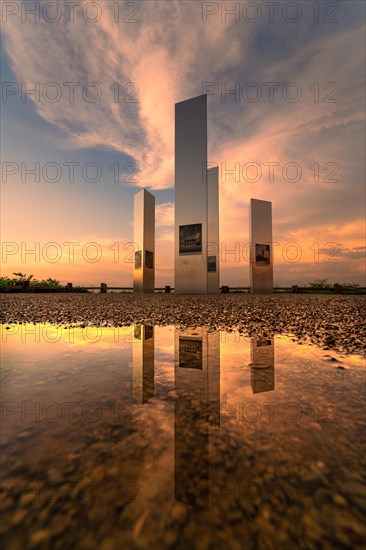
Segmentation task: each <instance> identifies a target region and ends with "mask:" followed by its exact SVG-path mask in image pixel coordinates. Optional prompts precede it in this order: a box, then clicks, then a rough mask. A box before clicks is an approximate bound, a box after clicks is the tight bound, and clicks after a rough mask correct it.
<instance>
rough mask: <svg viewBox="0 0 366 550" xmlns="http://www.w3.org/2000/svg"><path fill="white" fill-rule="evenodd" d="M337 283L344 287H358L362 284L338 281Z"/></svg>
mask: <svg viewBox="0 0 366 550" xmlns="http://www.w3.org/2000/svg"><path fill="white" fill-rule="evenodd" d="M336 284H337V285H339V286H341V287H343V288H358V287H359V286H360V285H359V284H358V283H336Z"/></svg>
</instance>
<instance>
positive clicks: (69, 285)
mask: <svg viewBox="0 0 366 550" xmlns="http://www.w3.org/2000/svg"><path fill="white" fill-rule="evenodd" d="M66 292H72V283H67V285H66Z"/></svg>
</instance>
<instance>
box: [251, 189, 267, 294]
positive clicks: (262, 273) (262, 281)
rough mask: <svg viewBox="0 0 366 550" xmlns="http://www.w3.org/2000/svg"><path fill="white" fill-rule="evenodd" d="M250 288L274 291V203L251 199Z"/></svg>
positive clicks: (260, 291)
mask: <svg viewBox="0 0 366 550" xmlns="http://www.w3.org/2000/svg"><path fill="white" fill-rule="evenodd" d="M249 227H250V270H249V273H250V290H251V292H253V293H257V294H271V293H272V292H273V246H272V203H271V202H269V201H261V200H257V199H250V213H249Z"/></svg>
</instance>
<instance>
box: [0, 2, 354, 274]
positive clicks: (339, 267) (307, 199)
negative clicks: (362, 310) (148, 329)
mask: <svg viewBox="0 0 366 550" xmlns="http://www.w3.org/2000/svg"><path fill="white" fill-rule="evenodd" d="M6 4H8V5H10V4H11V5H13V4H14V2H3V5H2V9H3V10H4V9H5V10H6V11H5V12H4V11H3V13H2V16H3V25H2V26H3V31H2V53H1V68H2V85H3V92H4V89H9V88H4V86H9V83H12V82H13V83H16V85H18V86H19V89H20V87H21V83H24V84H26V85H27V86H28V87H29V88H31V87H32V86H34V85H35V83H39V85H40V89H41V90H45V89H46V90H48V91H49V93H53V92H54V91H55V88H52V86H50V85H49V83H50V82H53V83H56V84H57V86H58V88H59V89H60V90H61V91H62V96H61V97H60V99H59V100H58V101H56V102H51V101H47V100H46V99H45V97H44V95H43V96H42V93H41V96H40V101H36V102H35V101H34V100H32V98H30V97H28V98H27V100H26V102H22V97H21V93H20V91H19V92H17V93H15V94H14V95H9V96H7V97H6V98H5V99H6V100H5V99H4V96H3V98H2V103H1V111H2V113H1V114H2V150H3V152H2V162H3V181H2V197H3V201H2V205H3V206H2V208H3V211H2V240H3V241H4V242H5V243H13V244H14V243H15V245H14V247H15V248H14V247H13V250H15V249H18V251H17V252H16V253H13V254H9V253H8V254H5V256H4V250H5V252H9V250H10V249H11V246H12V245H9V247H8V248H6V246H7V245H5V249H4V248H3V257H2V260H3V272H4V274H7V275H9V274H10V273H11V272H12V271H14V270H15V271H19V270H20V271H23V272H27V273H29V272H31V273H35V275H36V276H37V277H38V278H41V277H43V276H52V277H55V278H58V279H60V280H62V281H63V282H66V280H72V281H74V282H75V284H76V283H80V284H81V283H88V284H94V283H95V284H98V283H99V282H100V280H102V279H104V280H106V281H107V282H108V283H110V284H121V285H128V284H130V283H131V281H132V265H131V264H130V263H128V262H125V261H121V259H119V261H118V262H117V261H114V260H115V259H113V261H112V260H111V258H112V256H113V253H112V252H111V251H110V250H109V248H110V246H111V245H113V243H115V242H118V243H120V244H119V246H120V247H121V249H123V247H125V246H126V243H128V242H130V241H131V240H132V222H133V195H134V193H135V192H136V191H138V189H139V188H141V187H143V186H145V187H147V188H148V189H150V190H151V191H152V192H153V193H154V194H155V195H156V202H157V284H158V285H160V284H172V283H173V226H172V224H173V203H174V189H173V185H174V172H173V165H174V163H173V160H174V104H175V102H178V101H181V100H183V99H186V98H188V97H193V96H196V95H198V94H200V93H202V92H203V91H205V87H206V84H207V83H208V82H210V83H214V84H211V86H214V88H211V90H212V89H215V93H213V94H210V95H209V123H208V129H209V144H208V147H209V160H210V161H213V162H216V163H217V164H218V165H219V170H220V175H221V176H220V221H221V238H220V240H221V242H222V243H223V246H224V250H225V249H226V250H231V249H233V248H235V246H236V245H235V243H236V242H239V246H240V247H241V248H244V245H245V243H247V242H248V204H249V200H250V198H251V197H254V198H261V199H265V200H271V201H272V202H273V222H274V240H275V241H276V242H278V243H279V244H278V245H277V249H275V250H276V255H277V256H275V280H276V281H278V282H279V283H282V284H291V283H297V282H306V281H309V280H313V279H315V278H324V277H327V278H328V279H330V280H332V281H333V282H335V281H336V280H341V281H343V280H348V281H357V282H359V283H361V284H365V283H364V276H363V272H364V267H365V261H364V248H362V247H364V246H365V242H364V220H365V210H364V205H365V200H364V199H365V195H364V189H365V187H364V183H365V166H364V160H363V154H364V146H365V142H364V115H365V112H364V92H365V76H364V60H365V46H364V33H365V5H364V3H363V2H358V1H357V0H356V1H338V2H319V21H318V22H316V21H315V20H314V11H312V10H311V6H310V4H311V5H314V3H313V2H311V3H310V2H303V1H302V2H294V3H293V5H294V6H295V7H293V6H292V7H291V5H290V4H291V3H289V2H281V3H280V6H279V7H275V12H274V14H275V16H274V21H273V22H271V21H270V18H269V15H268V12H267V10H268V7H266V5H265V4H264V2H255V3H254V4H255V6H256V9H257V10H259V9H260V10H261V11H260V13H261V14H262V15H261V17H260V19H259V21H257V22H252V23H251V22H249V21H248V20H246V19H245V17H244V15H243V14H244V13H246V14H249V15H248V16H249V18H250V17H252V18H253V17H254V15H255V14H254V12H253V11H247V12H246V11H245V10H246V9H247V7H248V6H247V4H248V3H247V2H239V3H238V5H239V8H240V11H239V13H238V15H237V19H238V20H237V21H235V18H234V16H232V15H231V16H230V15H229V14H227V15H226V17H225V13H224V12H223V11H222V10H223V8H222V3H221V2H220V3H219V2H189V1H185V2H175V1H172V2H162V1H161V2H154V1H149V2H132V3H131V5H132V7H134V9H135V11H136V13H135V16H134V18H135V19H136V22H128V21H123V18H126V13H127V12H128V10H123V6H124V3H123V2H120V3H119V4H118V5H119V6H120V20H119V22H115V21H114V19H113V17H114V14H113V11H112V10H111V9H110V5H111V4H113V3H112V2H109V1H105V2H101V1H99V2H98V1H96V2H95V3H94V4H95V5H96V6H97V8H96V9H95V11H88V12H83V11H82V9H85V6H86V5H87V4H88V2H85V1H84V0H80V1H79V3H78V5H77V7H76V9H75V13H74V20H73V21H69V20H68V19H67V16H66V13H67V12H66V8H65V2H63V1H62V0H60V1H59V6H60V8H59V9H60V10H61V11H62V18H61V19H60V21H58V22H56V23H51V22H50V21H49V20H47V15H46V16H44V14H45V13H46V14H48V15H49V18H52V17H55V12H53V11H52V10H53V9H54V8H52V6H50V7H47V5H50V4H52V3H51V2H47V0H43V1H41V2H38V3H37V2H36V3H34V2H33V0H32V1H28V2H18V4H17V5H18V12H17V13H15V14H14V15H12V14H10V13H9V12H10V11H12V10H13V9H14V8H13V7H6ZM37 4H38V5H39V6H40V10H41V11H40V21H39V22H37V21H35V20H34V16H33V17H32V16H31V15H29V14H28V15H25V16H24V13H23V19H25V20H24V21H22V10H23V12H24V9H25V8H24V6H26V7H27V8H30V7H32V6H34V5H37ZM225 4H226V6H227V8H228V9H229V8H232V7H233V6H234V5H235V2H226V3H225ZM252 4H253V3H252ZM315 4H316V3H315ZM208 5H210V6H209V10H211V11H214V12H215V13H213V14H212V15H207V21H205V20H204V19H205V13H206V10H207V9H208V8H207V6H208ZM4 6H5V8H4ZM45 7H47V9H48V10H49V11H47V12H44V11H43V12H42V10H44V8H45ZM251 9H253V8H251ZM295 9H297V10H298V12H297V13H296V12H295V11H294V10H295ZM300 12H301V15H299V14H300ZM85 13H87V14H88V17H94V15H96V16H98V17H99V16H100V18H99V20H98V21H97V22H95V23H91V22H89V21H87V20H86V19H85ZM42 14H43V15H42ZM83 14H84V15H83ZM253 14H254V15H253ZM56 15H57V14H56ZM296 15H299V18H298V20H297V21H295V22H293V23H291V22H290V21H289V20H287V19H294V18H296ZM328 19H329V20H331V21H330V22H326V21H327V20H328ZM65 82H76V83H78V85H77V86H76V88H75V98H74V102H70V101H69V99H70V97H69V96H68V94H67V92H68V88H67V86H65V84H64V83H65ZM93 82H94V83H96V84H97V86H98V88H99V89H100V90H102V97H101V98H100V100H99V101H97V102H95V103H92V102H91V101H87V100H85V97H83V96H82V94H81V91H80V90H81V88H82V86H83V85H86V84H87V83H93ZM116 82H117V83H119V85H120V96H119V100H118V101H115V97H114V93H115V92H114V91H113V90H111V89H110V86H111V85H113V83H116ZM270 82H271V83H276V85H275V87H274V88H273V90H274V100H273V102H272V101H270V99H269V95H268V94H269V85H268V83H270ZM250 83H252V84H250ZM253 83H254V85H253ZM289 83H295V84H293V85H292V87H291V84H290V85H289ZM10 86H11V84H10ZM235 86H238V87H239V88H238V89H239V92H240V95H239V96H237V97H236V98H235V97H234V96H233V95H227V96H225V95H224V96H221V93H220V90H221V89H224V90H225V88H226V89H227V90H230V89H233V88H235ZM96 89H97V88H96V87H95V86H91V87H90V93H91V94H93V93H94V92H95V90H96ZM255 90H260V92H261V94H262V96H261V98H260V99H259V100H258V101H257V102H253V101H250V99H251V98H252V97H253V96H251V95H250V94H251V93H253V92H254V91H255ZM299 91H300V93H301V97H300V98H299V99H298V100H296V101H291V98H293V97H294V96H293V94H294V93H295V94H296V93H297V92H299ZM286 94H288V95H286ZM131 98H132V99H137V100H138V101H137V102H129V101H128V99H131ZM248 98H249V100H248ZM236 100H237V101H236ZM36 162H38V163H40V167H41V171H42V169H43V168H44V166H46V165H47V163H57V165H59V166H61V168H62V174H61V177H60V180H59V181H58V182H54V183H52V182H50V181H47V178H46V179H45V178H44V177H42V174H41V177H40V181H39V183H35V182H34V179H33V177H32V176H31V175H28V176H27V177H26V181H25V182H24V183H23V182H22V181H21V172H22V170H21V163H24V165H25V166H26V167H27V168H31V167H32V166H34V164H35V163H36ZM75 162H77V163H79V166H77V167H75V181H74V182H73V183H70V182H69V181H68V179H69V178H68V175H69V169H68V167H67V166H65V164H64V163H75ZM4 163H6V165H5V170H10V169H11V168H9V166H10V164H9V163H16V165H17V166H18V172H17V173H16V174H14V175H12V174H10V173H9V174H8V176H7V181H5V179H4ZM88 163H96V164H97V165H98V166H99V167H100V170H101V174H102V175H101V179H100V181H98V182H96V183H91V182H90V181H85V180H84V179H83V177H82V168H83V167H85V166H86V165H88ZM115 163H118V164H119V166H121V167H123V166H125V167H126V169H127V170H128V169H130V168H131V167H132V168H133V166H138V168H139V171H138V173H137V174H136V176H137V178H138V183H136V182H135V183H133V182H132V183H131V182H129V181H128V177H127V174H126V173H124V174H123V173H122V174H121V175H120V181H119V182H118V183H117V182H115V181H114V173H113V171H112V170H111V169H110V167H111V166H112V165H115ZM131 163H133V164H131ZM238 163H239V164H238ZM248 163H252V164H254V165H256V166H259V167H260V170H261V171H262V176H261V178H260V179H259V180H258V181H254V179H255V177H254V176H255V173H254V172H253V169H249V172H244V175H243V170H244V171H245V170H246V166H247V165H248ZM265 163H266V164H265ZM268 163H276V165H275V170H276V172H275V173H276V178H275V181H274V182H271V181H269V175H268ZM289 163H290V164H296V165H297V166H300V167H301V177H300V178H299V180H298V181H296V182H292V181H289V179H291V178H292V177H293V174H294V172H293V169H291V168H290V170H289V172H288V173H287V174H288V175H289V178H288V179H286V178H285V177H284V175H283V170H284V167H285V166H286V165H288V164H289ZM236 166H239V171H240V174H239V177H237V176H236V175H235V176H233V175H231V176H230V175H227V176H226V177H225V170H233V169H234V167H236ZM309 167H312V168H309ZM316 167H318V168H319V181H315V170H316V169H317V168H316ZM90 170H91V171H90V172H89V173H88V174H91V177H93V174H94V172H93V168H92V167H91V168H90ZM49 173H50V178H52V174H53V173H54V172H52V168H51V169H50V172H49ZM136 176H135V177H136ZM50 178H49V179H50ZM126 180H127V181H126ZM336 180H338V181H336ZM70 241H72V242H77V243H80V246H79V249H81V248H82V246H83V244H84V245H85V243H90V242H94V243H98V246H100V248H101V249H102V250H103V254H102V258H101V259H100V260H98V262H97V263H90V262H87V261H85V258H84V257H83V254H81V252H80V250H79V251H78V254H77V257H76V258H75V259H74V261H73V262H70V257H69V256H68V255H67V253H66V251H65V247H64V244H63V243H65V242H70ZM37 242H38V243H40V244H39V246H40V247H41V249H42V246H44V245H45V244H47V243H50V242H53V243H58V245H59V247H60V248H61V249H62V257H61V259H60V261H58V262H50V261H48V260H47V257H46V258H44V257H42V254H41V256H40V257H39V258H38V257H37V255H33V257H32V255H31V254H28V255H26V256H25V257H23V258H22V254H21V252H22V248H23V249H24V248H25V249H27V247H29V249H32V247H33V248H34V247H35V246H36V245H35V243H37ZM22 243H26V244H25V245H24V244H22ZM289 243H296V246H298V247H300V249H301V251H302V253H301V258H300V259H299V260H298V261H293V260H292V259H291V255H290V256H287V257H286V251H288V247H289V246H290V249H291V246H292V249H291V250H292V252H293V255H294V254H295V252H296V246H295V245H291V244H290V245H289ZM316 243H317V244H316ZM329 243H330V244H329ZM331 246H333V247H334V256H330V255H329V251H330V250H332V249H331ZM286 247H287V248H286ZM314 250H315V251H319V253H318V252H315V251H314ZM277 251H278V252H277ZM284 251H285V252H284ZM322 251H323V253H322ZM125 252H126V251H124V253H123V254H124V256H123V254H122V256H123V257H125V256H126V254H125ZM332 254H333V253H332ZM224 256H225V254H224V255H223V260H225V261H223V262H222V265H221V283H222V284H229V285H230V284H231V285H247V284H248V263H247V262H245V260H244V259H243V257H242V256H240V258H239V261H237V260H238V259H237V258H235V256H234V255H231V257H230V256H228V255H227V256H226V258H225V257H224ZM329 260H337V261H329ZM70 278H71V279H70Z"/></svg>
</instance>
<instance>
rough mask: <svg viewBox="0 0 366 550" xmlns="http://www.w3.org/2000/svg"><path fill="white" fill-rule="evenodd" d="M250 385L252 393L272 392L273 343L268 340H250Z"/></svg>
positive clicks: (271, 340)
mask: <svg viewBox="0 0 366 550" xmlns="http://www.w3.org/2000/svg"><path fill="white" fill-rule="evenodd" d="M250 356H251V363H250V367H251V385H252V390H253V393H261V392H265V391H272V390H274V389H275V383H274V341H273V339H268V338H251V339H250Z"/></svg>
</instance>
